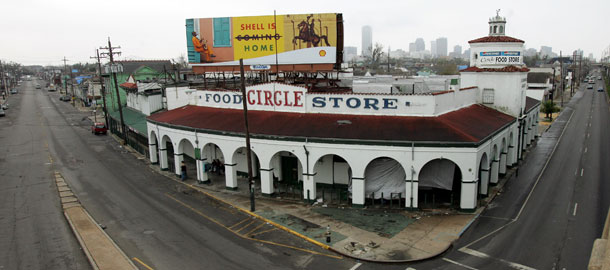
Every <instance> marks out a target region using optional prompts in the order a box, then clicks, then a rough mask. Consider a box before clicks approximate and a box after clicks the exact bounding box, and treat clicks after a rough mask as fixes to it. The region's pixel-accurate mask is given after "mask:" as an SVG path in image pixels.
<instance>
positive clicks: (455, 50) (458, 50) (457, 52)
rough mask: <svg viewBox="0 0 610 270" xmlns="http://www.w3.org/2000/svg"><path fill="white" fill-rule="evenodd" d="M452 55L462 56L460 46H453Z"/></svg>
mask: <svg viewBox="0 0 610 270" xmlns="http://www.w3.org/2000/svg"><path fill="white" fill-rule="evenodd" d="M453 53H454V54H455V55H456V56H459V55H462V46H460V45H455V46H453Z"/></svg>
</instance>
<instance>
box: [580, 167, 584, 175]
mask: <svg viewBox="0 0 610 270" xmlns="http://www.w3.org/2000/svg"><path fill="white" fill-rule="evenodd" d="M583 174H585V169H584V168H582V169H580V177H582V175H583Z"/></svg>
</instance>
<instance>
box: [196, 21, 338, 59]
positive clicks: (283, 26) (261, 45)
mask: <svg viewBox="0 0 610 270" xmlns="http://www.w3.org/2000/svg"><path fill="white" fill-rule="evenodd" d="M338 18H339V19H338ZM340 18H341V14H337V13H322V14H300V15H294V14H289V15H276V16H274V15H270V16H252V17H223V18H197V19H186V43H187V51H188V60H189V63H190V64H192V65H193V66H237V65H239V59H244V65H275V64H276V63H277V64H279V65H286V64H288V65H295V64H336V63H338V61H340V59H338V57H337V55H338V53H339V54H340V53H341V52H342V50H343V48H342V47H343V42H342V41H341V40H340V39H341V38H342V36H343V33H342V31H343V27H342V21H341V20H340Z"/></svg>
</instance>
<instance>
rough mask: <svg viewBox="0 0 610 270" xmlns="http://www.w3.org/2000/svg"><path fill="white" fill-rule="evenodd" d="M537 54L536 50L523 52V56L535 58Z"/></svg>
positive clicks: (531, 49)
mask: <svg viewBox="0 0 610 270" xmlns="http://www.w3.org/2000/svg"><path fill="white" fill-rule="evenodd" d="M537 53H538V51H536V49H534V48H529V49H527V50H526V51H525V52H523V56H536V54H537Z"/></svg>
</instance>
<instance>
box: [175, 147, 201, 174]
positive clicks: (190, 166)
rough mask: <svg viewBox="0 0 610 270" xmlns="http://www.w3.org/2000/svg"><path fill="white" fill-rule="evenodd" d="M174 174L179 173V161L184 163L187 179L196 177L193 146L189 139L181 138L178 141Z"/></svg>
mask: <svg viewBox="0 0 610 270" xmlns="http://www.w3.org/2000/svg"><path fill="white" fill-rule="evenodd" d="M175 156H176V167H177V169H178V170H176V174H180V163H181V162H184V164H185V165H186V176H187V179H188V178H190V179H197V164H195V147H194V146H193V144H192V143H191V141H189V140H187V139H182V140H181V141H180V142H179V143H178V151H176V154H175Z"/></svg>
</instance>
